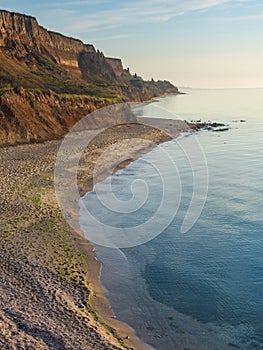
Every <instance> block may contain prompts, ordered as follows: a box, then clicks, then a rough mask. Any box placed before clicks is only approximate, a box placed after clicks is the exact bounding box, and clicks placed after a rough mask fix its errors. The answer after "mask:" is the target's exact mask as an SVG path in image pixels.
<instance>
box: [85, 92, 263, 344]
mask: <svg viewBox="0 0 263 350" xmlns="http://www.w3.org/2000/svg"><path fill="white" fill-rule="evenodd" d="M187 92H188V95H179V96H168V97H165V98H162V99H159V100H157V102H154V103H152V104H149V105H144V106H141V107H137V108H136V113H137V114H138V115H140V116H156V117H161V118H167V117H169V118H171V117H173V118H175V119H176V118H179V119H186V120H197V119H202V120H216V121H223V122H227V123H229V125H230V126H231V128H230V130H229V131H226V132H221V133H215V132H211V131H210V132H209V131H201V132H199V133H197V134H195V135H194V136H188V137H186V136H185V137H181V138H180V139H179V141H177V142H175V141H171V142H168V143H165V144H163V145H161V146H159V147H157V148H156V149H154V150H153V151H152V152H151V153H150V154H148V155H145V156H144V157H142V158H141V159H139V160H137V161H136V162H134V163H132V164H130V165H129V166H128V167H127V168H125V169H123V170H121V171H119V172H118V173H117V174H115V175H114V176H112V178H111V181H112V186H113V190H114V193H115V194H116V196H118V197H119V199H120V200H123V201H125V200H129V199H130V198H131V185H132V183H133V181H134V180H136V179H143V180H144V181H145V182H147V184H148V188H149V195H148V199H147V200H146V202H145V204H144V205H143V207H142V208H141V209H140V210H138V211H136V212H134V213H128V214H127V213H126V214H120V213H118V214H114V213H113V212H111V211H110V210H108V209H106V208H105V207H104V206H103V205H102V204H101V203H100V201H99V200H98V199H97V197H96V194H95V192H92V193H89V194H87V195H86V196H85V197H84V201H85V204H86V205H87V206H88V207H89V209H90V210H91V211H92V213H93V215H95V216H96V217H98V218H99V220H101V221H103V220H104V221H105V222H106V223H107V224H109V223H110V225H112V226H116V227H124V228H125V227H134V232H135V234H136V226H138V225H139V224H141V223H143V222H144V221H146V220H148V219H149V218H150V217H152V216H153V215H154V213H155V212H156V210H157V209H158V206H159V203H160V200H161V198H162V191H163V188H162V179H161V178H160V176H158V171H156V169H154V168H153V167H152V166H151V162H152V160H155V161H156V160H157V161H158V164H159V165H158V167H160V168H162V169H164V173H165V176H167V177H172V176H174V173H173V171H172V170H170V169H171V167H170V166H169V164H167V162H166V160H165V159H163V157H162V154H161V148H162V149H164V150H165V152H167V153H168V154H169V155H170V157H172V158H173V160H174V161H175V162H176V165H177V167H178V171H179V174H180V180H181V190H182V197H181V201H180V207H179V210H178V212H177V214H176V215H175V217H174V219H173V221H172V223H171V224H170V225H169V226H168V227H167V228H166V229H165V230H164V231H163V232H162V233H161V234H160V235H158V236H157V237H156V238H155V239H153V240H151V241H149V242H147V243H145V244H143V245H140V246H137V247H133V248H126V249H110V248H103V247H100V246H95V249H96V252H97V257H98V259H99V260H100V261H101V262H102V271H101V282H102V285H103V286H104V288H105V291H106V296H107V298H108V299H109V302H110V304H111V307H112V309H113V312H114V313H115V314H116V317H117V318H119V319H120V320H122V321H124V322H126V323H128V324H129V325H130V326H131V327H132V328H133V329H134V330H135V332H136V334H137V335H138V336H139V337H140V339H142V341H144V342H145V343H148V344H150V345H151V346H152V347H153V348H155V349H168V350H170V349H171V350H172V349H184V350H185V349H191V350H194V349H200V350H201V349H202V350H205V349H209V350H213V349H221V350H222V349H234V348H236V349H242V350H251V349H263V296H262V295H263V213H262V211H263V200H262V199H263V175H262V174H263V152H262V151H263V137H262V135H263V103H262V101H263V90H261V89H251V90H245V89H240V90H234V89H233V90H231V89H229V90H188V91H187ZM241 119H242V120H246V122H240V120H241ZM191 137H196V138H197V139H198V142H199V143H200V145H201V146H200V147H201V148H202V149H203V151H204V154H205V157H206V160H207V166H208V172H209V187H208V195H207V200H206V203H205V206H204V209H203V211H202V214H201V216H200V217H199V219H198V220H197V222H196V223H195V225H194V226H193V227H192V228H191V230H190V231H189V232H187V233H186V234H182V233H181V230H180V228H181V225H182V222H183V220H184V218H185V215H186V211H187V208H188V207H189V204H190V201H191V198H192V194H193V172H192V169H191V164H189V160H188V158H187V156H186V155H185V153H184V152H183V149H184V148H185V147H184V146H187V143H189V142H191V141H190V139H191ZM104 195H105V196H107V192H106V193H105V192H104ZM83 220H84V218H82V221H83Z"/></svg>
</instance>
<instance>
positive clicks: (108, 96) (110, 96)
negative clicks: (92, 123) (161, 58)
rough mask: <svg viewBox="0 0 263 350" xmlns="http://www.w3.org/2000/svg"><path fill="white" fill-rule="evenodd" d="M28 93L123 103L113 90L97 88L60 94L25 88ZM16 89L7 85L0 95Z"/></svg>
mask: <svg viewBox="0 0 263 350" xmlns="http://www.w3.org/2000/svg"><path fill="white" fill-rule="evenodd" d="M24 90H25V92H26V94H28V95H41V94H43V93H48V92H51V93H53V94H54V95H55V96H57V97H58V98H59V99H60V100H61V101H66V100H82V101H83V102H89V101H92V102H108V103H109V104H114V103H121V102H123V98H122V97H121V96H120V95H118V94H116V93H113V92H110V91H104V92H103V93H102V92H100V93H95V91H96V89H94V90H93V92H92V93H90V94H70V93H61V94H58V93H56V92H54V91H52V90H48V91H47V90H44V89H39V88H36V89H32V88H29V89H24ZM14 91H15V89H13V88H12V87H9V86H6V87H4V88H0V97H1V96H3V95H4V94H5V93H7V92H14Z"/></svg>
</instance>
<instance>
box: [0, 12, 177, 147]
mask: <svg viewBox="0 0 263 350" xmlns="http://www.w3.org/2000/svg"><path fill="white" fill-rule="evenodd" d="M21 88H22V90H21ZM177 92H178V89H177V88H176V87H175V86H173V85H172V84H171V83H169V82H168V81H157V82H155V81H153V80H152V81H144V80H143V79H142V78H140V77H137V76H136V75H135V76H133V75H131V74H130V72H129V69H124V68H123V65H122V62H121V60H120V59H117V58H108V57H105V56H104V54H103V53H102V52H100V51H98V50H96V49H95V48H94V46H93V45H90V44H89V45H86V44H84V43H83V42H82V41H80V40H77V39H74V38H69V37H66V36H64V35H61V34H59V33H54V32H51V31H48V30H46V29H45V28H43V27H41V26H40V25H39V24H38V22H37V20H36V19H35V18H34V17H31V16H26V15H22V14H17V13H11V12H8V11H4V10H0V128H1V129H0V136H1V141H0V145H1V144H2V145H3V144H14V143H21V142H31V141H32V140H43V139H49V138H52V137H60V136H62V135H63V133H65V131H66V129H67V128H68V127H69V126H70V125H71V124H72V122H73V120H75V121H76V119H77V118H78V119H79V118H81V117H83V116H84V115H86V114H87V113H88V112H89V111H90V107H91V105H92V108H98V107H100V106H101V105H108V104H112V103H115V102H122V101H143V100H148V99H150V98H152V97H154V96H159V95H162V94H166V93H177ZM65 94H66V96H67V97H66V98H65ZM22 95H23V96H22ZM70 95H74V97H73V96H71V97H70ZM76 95H78V96H79V98H77V97H76ZM40 96H41V97H40ZM38 99H42V104H41V103H38V104H37V107H36V101H37V100H38ZM54 99H55V100H56V103H55V105H56V108H55V114H56V123H55V124H54V125H53V129H52V128H49V129H48V128H47V126H46V125H45V123H44V122H43V118H44V119H45V116H46V114H45V113H47V114H49V115H52V113H53V111H54ZM96 99H97V101H98V102H97V104H96V103H95V101H96ZM73 100H74V103H73V102H72V101H73ZM43 101H44V102H43ZM61 101H63V103H62V102H61ZM83 101H86V102H85V103H84V102H83ZM67 103H68V105H67ZM58 104H60V106H57V105H58ZM72 104H73V105H74V108H73V107H72ZM66 105H67V106H66ZM18 106H20V107H21V110H22V112H19V111H18V109H19V108H18ZM26 106H27V107H26ZM27 108H29V109H30V113H29V114H27V113H26V112H25V111H26V110H27ZM48 109H50V110H49V113H48V112H47V110H48ZM22 115H23V118H22V117H21V116H22ZM74 115H75V117H74ZM77 115H78V117H77ZM46 118H48V117H47V116H46ZM18 119H19V123H18V122H17V120H18ZM19 125H20V126H21V129H19ZM22 125H23V127H22ZM65 125H66V126H67V127H66V128H65ZM96 125H97V126H98V127H99V122H98V121H97V122H96ZM41 128H42V129H41ZM30 130H31V131H30ZM52 130H53V131H52ZM4 135H5V136H4ZM29 135H31V136H29Z"/></svg>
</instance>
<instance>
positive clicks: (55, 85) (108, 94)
mask: <svg viewBox="0 0 263 350" xmlns="http://www.w3.org/2000/svg"><path fill="white" fill-rule="evenodd" d="M5 58H6V60H3V62H2V61H1V62H0V96H1V95H3V93H5V92H6V91H7V90H10V89H12V88H18V87H23V88H24V89H26V90H31V91H42V92H45V91H49V90H51V91H53V92H55V93H56V94H58V95H65V96H67V97H69V95H71V96H72V97H73V98H76V96H87V97H90V98H93V99H96V100H98V99H104V100H105V99H107V100H110V102H111V103H114V102H121V101H122V97H121V95H120V94H119V92H118V90H117V88H116V86H114V85H113V84H109V83H108V82H106V81H95V80H94V79H93V80H92V81H90V82H87V81H85V80H83V79H81V78H79V77H77V76H75V75H74V74H71V73H70V72H68V71H67V70H65V69H64V68H62V67H60V66H59V65H58V64H56V63H55V62H54V61H52V60H51V59H50V58H47V57H45V56H41V55H35V56H34V55H33V56H32V57H30V58H28V59H27V61H26V65H24V64H23V65H22V64H21V63H20V62H19V61H18V60H15V59H12V58H10V57H9V56H6V57H5Z"/></svg>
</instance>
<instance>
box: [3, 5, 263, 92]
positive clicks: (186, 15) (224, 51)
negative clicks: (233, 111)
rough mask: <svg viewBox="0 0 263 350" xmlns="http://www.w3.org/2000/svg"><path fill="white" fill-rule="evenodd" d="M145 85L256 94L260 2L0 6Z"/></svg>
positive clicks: (262, 32)
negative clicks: (89, 47) (113, 62)
mask: <svg viewBox="0 0 263 350" xmlns="http://www.w3.org/2000/svg"><path fill="white" fill-rule="evenodd" d="M0 6H1V8H4V9H8V10H12V11H17V12H22V13H27V14H32V15H34V16H36V17H37V18H38V21H39V23H40V24H41V25H43V26H44V27H47V28H49V29H52V30H55V31H59V32H62V33H64V34H67V35H70V36H74V37H78V38H80V39H82V40H83V41H84V42H86V43H93V44H94V45H95V46H96V48H99V49H100V50H102V51H103V52H104V53H105V54H106V55H108V56H113V57H121V58H122V59H123V62H124V65H125V67H127V66H128V67H130V68H131V71H132V72H133V73H135V72H136V73H138V74H139V75H142V76H143V77H144V78H146V79H150V78H152V77H154V78H156V79H168V80H171V81H172V82H174V83H175V84H177V85H179V86H192V87H263V0H134V1H133V0H115V1H114V0H80V1H78V0H77V1H73V0H67V1H60V0H57V1H56V0H52V1H51V0H38V1H35V0H2V1H1V5H0Z"/></svg>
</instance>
